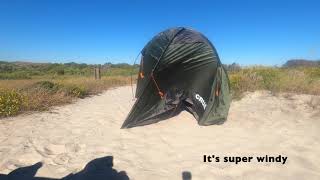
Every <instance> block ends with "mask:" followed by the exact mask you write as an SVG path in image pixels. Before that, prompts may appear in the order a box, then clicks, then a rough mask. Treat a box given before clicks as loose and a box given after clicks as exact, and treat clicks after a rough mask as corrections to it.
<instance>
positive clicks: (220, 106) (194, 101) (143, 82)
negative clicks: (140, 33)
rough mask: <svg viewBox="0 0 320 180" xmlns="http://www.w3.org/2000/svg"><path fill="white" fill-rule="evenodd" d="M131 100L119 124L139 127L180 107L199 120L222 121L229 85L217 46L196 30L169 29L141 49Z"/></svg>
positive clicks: (224, 117)
mask: <svg viewBox="0 0 320 180" xmlns="http://www.w3.org/2000/svg"><path fill="white" fill-rule="evenodd" d="M135 97H136V98H137V99H136V102H135V104H134V105H133V107H132V109H131V111H130V113H129V114H128V116H127V118H126V120H125V121H124V123H123V125H122V127H121V128H131V127H135V126H143V125H147V124H152V123H156V122H159V121H161V120H165V119H168V118H170V117H173V116H175V115H177V114H179V113H180V112H181V111H183V110H186V111H188V112H190V113H192V114H193V116H194V117H195V119H197V121H198V124H199V125H204V126H206V125H213V124H221V123H223V122H224V121H225V120H226V119H227V116H228V111H229V107H230V102H231V98H230V85H229V78H228V74H227V72H226V70H225V69H224V67H223V65H222V64H221V62H220V59H219V57H218V54H217V51H216V50H215V48H214V46H213V45H212V44H211V42H210V41H209V40H208V39H207V38H206V37H205V36H204V35H202V34H201V33H199V32H197V31H194V30H192V29H188V28H183V27H178V28H171V29H168V30H166V31H163V32H161V33H159V34H158V35H156V36H155V37H154V38H153V39H152V40H151V41H149V42H148V44H147V45H146V46H145V47H144V48H143V50H142V51H141V61H140V70H139V74H138V80H137V87H136V93H135Z"/></svg>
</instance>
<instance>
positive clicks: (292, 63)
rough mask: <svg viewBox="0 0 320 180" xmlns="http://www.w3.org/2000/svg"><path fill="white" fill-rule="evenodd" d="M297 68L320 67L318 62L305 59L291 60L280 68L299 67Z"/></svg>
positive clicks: (319, 61)
mask: <svg viewBox="0 0 320 180" xmlns="http://www.w3.org/2000/svg"><path fill="white" fill-rule="evenodd" d="M299 66H307V67H311V66H320V60H317V61H312V60H306V59H291V60H288V61H287V62H286V63H285V64H284V65H282V67H299Z"/></svg>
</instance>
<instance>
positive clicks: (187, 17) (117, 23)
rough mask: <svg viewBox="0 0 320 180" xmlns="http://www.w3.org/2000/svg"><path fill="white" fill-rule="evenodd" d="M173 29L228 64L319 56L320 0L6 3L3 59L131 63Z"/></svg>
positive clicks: (0, 22)
mask: <svg viewBox="0 0 320 180" xmlns="http://www.w3.org/2000/svg"><path fill="white" fill-rule="evenodd" d="M175 26H186V27H192V28H194V29H196V30H198V31H200V32H202V33H203V34H204V35H206V36H207V37H208V38H209V39H210V40H211V42H212V43H213V44H214V45H215V47H216V49H217V51H218V54H219V56H220V58H221V60H222V62H223V63H232V62H237V63H239V64H241V65H253V64H264V65H281V64H283V63H284V62H285V61H286V60H287V59H291V58H307V59H320V1H317V0H314V1H311V0H300V1H295V0H291V1H284V0H283V1H281V0H265V1H262V0H251V1H249V0H225V1H214V0H211V1H209V0H208V1H203V0H194V1H189V0H181V1H174V0H161V1H160V0H154V1H152V0H145V1H142V0H141V1H138V0H131V1H130V0H114V1H111V0H110V1H107V0H105V1H92V0H91V1H89V0H87V1H80V0H77V1H76V0H66V1H63V0H51V1H49V0H35V1H31V0H20V1H16V0H1V1H0V60H7V61H14V60H29V61H36V62H71V61H73V62H80V63H93V64H94V63H105V62H113V63H119V62H128V63H132V62H133V59H134V58H135V56H136V55H137V54H138V53H139V51H140V50H141V49H142V48H143V46H144V45H145V44H146V43H147V42H148V41H149V40H150V39H151V38H152V37H153V36H154V35H156V34H157V33H158V32H160V31H162V30H165V29H167V28H170V27H175Z"/></svg>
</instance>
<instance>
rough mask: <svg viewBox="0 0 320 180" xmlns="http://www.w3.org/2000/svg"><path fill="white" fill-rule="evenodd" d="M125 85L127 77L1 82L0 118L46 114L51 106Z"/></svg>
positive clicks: (128, 82) (79, 77) (69, 77)
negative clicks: (24, 114)
mask: <svg viewBox="0 0 320 180" xmlns="http://www.w3.org/2000/svg"><path fill="white" fill-rule="evenodd" d="M128 84H130V77H128V76H110V77H102V78H101V80H95V79H94V78H92V77H82V76H61V77H59V78H46V77H42V78H40V77H35V78H33V79H24V80H22V79H19V80H0V117H5V116H12V115H15V114H18V113H21V112H26V111H43V110H48V109H49V108H50V107H52V106H56V105H63V104H68V103H71V102H72V101H74V100H75V99H77V98H84V97H86V96H89V95H94V94H98V93H101V92H102V91H104V90H107V89H109V88H112V87H118V86H123V85H128Z"/></svg>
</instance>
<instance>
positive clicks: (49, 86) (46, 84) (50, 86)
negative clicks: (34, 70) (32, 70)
mask: <svg viewBox="0 0 320 180" xmlns="http://www.w3.org/2000/svg"><path fill="white" fill-rule="evenodd" d="M34 87H35V88H40V89H44V90H47V91H48V92H50V93H55V92H57V91H58V90H60V89H61V85H59V84H58V83H54V82H51V81H39V82H37V83H35V85H34Z"/></svg>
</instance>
